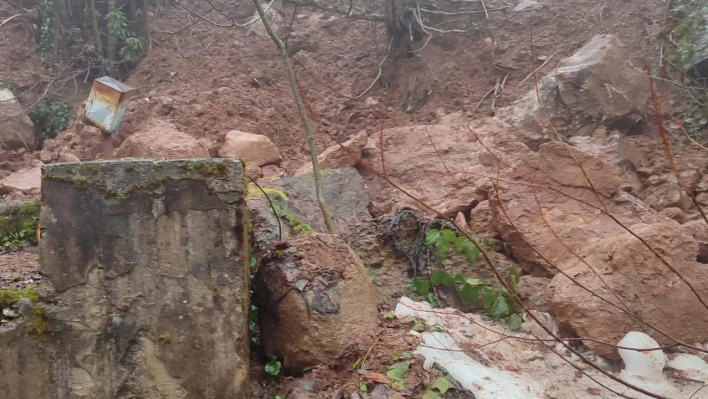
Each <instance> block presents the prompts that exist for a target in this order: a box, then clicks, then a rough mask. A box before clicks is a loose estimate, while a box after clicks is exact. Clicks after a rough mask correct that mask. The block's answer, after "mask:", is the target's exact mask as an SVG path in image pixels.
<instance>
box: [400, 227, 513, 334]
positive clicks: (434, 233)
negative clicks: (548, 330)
mask: <svg viewBox="0 0 708 399" xmlns="http://www.w3.org/2000/svg"><path fill="white" fill-rule="evenodd" d="M473 239H474V237H473ZM475 241H476V240H475ZM425 243H426V244H427V245H431V246H434V247H435V249H436V251H437V254H438V258H440V260H441V261H444V259H445V257H446V256H447V254H448V253H449V251H450V250H453V249H454V251H455V252H457V253H459V254H463V255H464V256H465V257H466V258H467V259H468V260H469V261H470V262H474V261H476V260H477V258H478V257H479V249H478V248H477V245H475V243H473V242H472V241H470V239H468V238H467V237H465V236H463V235H457V234H455V232H453V231H452V230H449V229H442V230H437V229H431V230H429V231H428V234H427V236H426V240H425ZM520 277H521V276H520V274H519V270H518V269H517V268H515V267H509V269H508V271H507V276H506V283H507V285H508V286H509V287H510V288H511V292H510V291H509V290H508V289H507V288H505V287H504V286H503V285H501V284H500V285H499V286H498V287H492V286H490V285H488V284H486V283H484V282H482V281H481V280H479V279H476V278H467V277H465V276H464V275H463V274H461V273H458V274H457V275H455V276H453V275H451V274H450V273H448V272H447V271H445V270H437V271H435V272H434V273H433V274H432V275H431V276H430V277H429V278H428V277H422V276H419V277H416V278H414V279H412V280H411V281H409V283H408V288H409V289H410V290H412V291H415V292H416V293H418V294H419V295H422V296H425V297H426V299H428V301H429V302H431V303H434V302H433V299H434V298H435V295H434V293H433V292H431V291H432V290H433V287H435V286H440V287H445V288H453V289H455V290H456V292H457V294H458V296H459V297H460V299H462V300H463V301H465V302H466V303H468V304H469V305H471V306H472V307H476V308H481V309H483V310H484V311H485V312H486V313H487V314H488V315H489V316H491V317H494V318H507V324H508V326H509V328H511V329H513V330H515V329H518V328H519V327H521V324H522V322H523V321H522V320H521V317H519V315H518V313H519V310H518V309H517V307H516V302H515V300H514V295H516V294H518V289H519V279H520ZM431 295H432V299H431V298H430V296H431Z"/></svg>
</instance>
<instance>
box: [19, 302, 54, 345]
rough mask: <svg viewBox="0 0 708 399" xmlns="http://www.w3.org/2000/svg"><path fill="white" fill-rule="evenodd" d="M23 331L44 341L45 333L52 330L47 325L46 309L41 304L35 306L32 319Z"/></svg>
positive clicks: (47, 333)
mask: <svg viewBox="0 0 708 399" xmlns="http://www.w3.org/2000/svg"><path fill="white" fill-rule="evenodd" d="M25 331H26V332H27V334H29V335H31V336H32V337H33V338H34V339H36V340H38V341H45V340H46V339H47V335H49V334H51V333H53V332H54V330H52V327H51V326H50V325H49V317H48V315H47V310H46V309H44V308H43V307H41V306H37V307H35V308H34V315H32V320H31V321H30V323H29V325H28V326H27V329H26V330H25Z"/></svg>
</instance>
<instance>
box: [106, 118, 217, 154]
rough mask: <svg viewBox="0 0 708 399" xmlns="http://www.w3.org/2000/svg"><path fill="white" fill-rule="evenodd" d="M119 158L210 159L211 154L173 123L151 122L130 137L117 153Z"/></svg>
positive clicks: (157, 120)
mask: <svg viewBox="0 0 708 399" xmlns="http://www.w3.org/2000/svg"><path fill="white" fill-rule="evenodd" d="M116 156H117V157H118V158H209V152H208V151H207V150H206V149H205V148H204V147H202V146H201V145H200V144H199V141H197V139H195V138H194V137H192V136H190V135H188V134H186V133H182V132H180V131H179V130H178V129H177V127H176V126H174V125H173V124H172V123H170V122H167V121H163V120H159V119H156V120H153V121H151V122H150V123H149V124H148V125H147V126H146V127H145V128H144V129H143V130H141V131H139V132H137V133H134V134H133V135H131V136H130V137H128V138H127V139H126V140H125V141H124V142H123V144H121V146H120V148H118V152H117V153H116Z"/></svg>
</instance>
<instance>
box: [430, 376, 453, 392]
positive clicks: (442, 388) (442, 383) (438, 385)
mask: <svg viewBox="0 0 708 399" xmlns="http://www.w3.org/2000/svg"><path fill="white" fill-rule="evenodd" d="M432 388H433V389H437V390H438V392H440V394H441V395H445V392H447V390H448V389H450V388H454V385H452V384H450V381H448V380H446V379H445V378H438V379H437V380H435V382H434V383H433V387H432Z"/></svg>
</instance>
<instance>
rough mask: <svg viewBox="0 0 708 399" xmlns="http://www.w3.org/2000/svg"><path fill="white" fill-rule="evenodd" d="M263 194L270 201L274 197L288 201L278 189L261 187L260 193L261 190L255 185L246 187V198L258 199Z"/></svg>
mask: <svg viewBox="0 0 708 399" xmlns="http://www.w3.org/2000/svg"><path fill="white" fill-rule="evenodd" d="M264 192H265V193H266V194H267V195H268V197H269V198H270V199H271V200H274V199H276V197H280V199H282V200H283V201H288V196H287V195H286V194H285V192H284V191H283V190H281V189H279V188H272V187H263V191H261V189H260V188H258V186H256V185H255V184H250V185H249V186H248V198H260V197H262V196H263V193H264Z"/></svg>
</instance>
